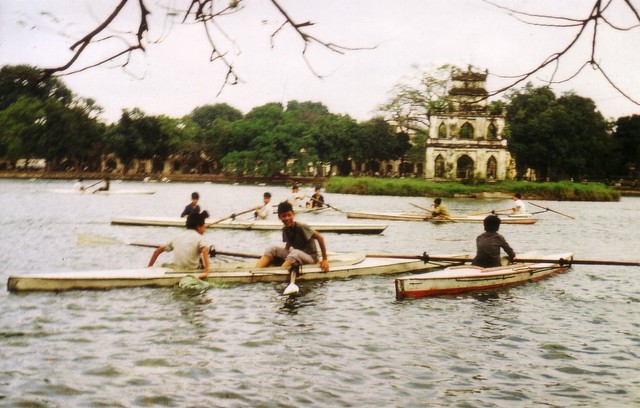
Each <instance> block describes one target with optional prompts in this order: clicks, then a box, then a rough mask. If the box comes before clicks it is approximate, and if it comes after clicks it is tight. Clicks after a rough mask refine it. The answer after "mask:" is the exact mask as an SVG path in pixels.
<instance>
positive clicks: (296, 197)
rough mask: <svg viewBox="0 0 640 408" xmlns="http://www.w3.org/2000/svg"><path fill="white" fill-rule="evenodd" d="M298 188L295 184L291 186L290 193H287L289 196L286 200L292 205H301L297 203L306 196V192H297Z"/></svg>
mask: <svg viewBox="0 0 640 408" xmlns="http://www.w3.org/2000/svg"><path fill="white" fill-rule="evenodd" d="M299 189H300V188H299V187H298V186H297V185H294V186H293V187H291V194H290V195H289V198H287V202H288V203H289V204H291V206H292V207H294V208H295V207H302V206H301V205H300V203H299V201H301V200H304V199H305V198H307V195H306V194H302V195H301V194H300V193H298V190H299Z"/></svg>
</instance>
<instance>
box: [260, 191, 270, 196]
mask: <svg viewBox="0 0 640 408" xmlns="http://www.w3.org/2000/svg"><path fill="white" fill-rule="evenodd" d="M262 196H263V197H264V198H271V193H270V192H268V191H267V192H266V193H264V194H263V195H262Z"/></svg>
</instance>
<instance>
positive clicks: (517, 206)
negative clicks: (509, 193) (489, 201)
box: [511, 193, 527, 214]
mask: <svg viewBox="0 0 640 408" xmlns="http://www.w3.org/2000/svg"><path fill="white" fill-rule="evenodd" d="M511 199H512V200H513V208H512V209H511V213H512V214H524V213H526V212H527V206H525V205H524V202H522V195H520V193H517V194H515V195H514V196H513V197H512V198H511Z"/></svg>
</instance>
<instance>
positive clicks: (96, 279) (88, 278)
mask: <svg viewBox="0 0 640 408" xmlns="http://www.w3.org/2000/svg"><path fill="white" fill-rule="evenodd" d="M329 264H330V268H331V269H330V271H328V272H322V270H321V269H320V267H319V266H318V265H317V264H314V265H304V266H303V267H302V268H301V270H300V275H299V276H298V278H297V281H305V280H316V279H336V278H340V279H344V278H350V277H355V276H365V275H389V274H399V273H408V272H414V273H415V272H422V271H425V270H429V269H433V268H442V267H446V266H450V265H455V262H429V263H424V262H423V261H421V260H415V259H414V260H407V259H397V258H369V257H367V256H366V255H365V254H364V253H350V254H331V255H330V256H329ZM199 273H200V271H185V270H174V269H171V268H169V267H166V266H163V267H153V268H140V269H125V270H102V271H76V272H61V273H34V274H24V275H10V276H9V278H8V281H7V289H8V290H9V291H14V292H17V291H64V290H74V289H114V288H131V287H145V286H148V287H170V286H174V285H176V284H178V283H179V282H180V280H181V279H182V278H184V277H185V276H188V275H196V276H197V275H198V274H199ZM289 275H290V273H289V271H288V270H287V269H284V268H281V267H270V268H256V267H255V261H251V262H239V263H234V264H220V265H217V266H212V267H211V272H210V274H209V276H208V278H207V279H206V280H207V282H208V283H211V284H216V283H218V284H221V283H255V282H287V281H288V280H289Z"/></svg>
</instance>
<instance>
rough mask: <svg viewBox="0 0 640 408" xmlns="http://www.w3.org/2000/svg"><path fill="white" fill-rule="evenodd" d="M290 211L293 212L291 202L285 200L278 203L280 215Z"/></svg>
mask: <svg viewBox="0 0 640 408" xmlns="http://www.w3.org/2000/svg"><path fill="white" fill-rule="evenodd" d="M289 211H291V212H293V206H292V205H291V203H290V202H288V201H283V202H281V203H280V204H278V215H280V214H284V213H286V212H289Z"/></svg>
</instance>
